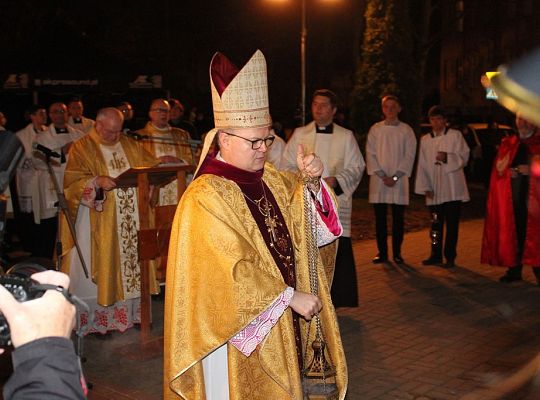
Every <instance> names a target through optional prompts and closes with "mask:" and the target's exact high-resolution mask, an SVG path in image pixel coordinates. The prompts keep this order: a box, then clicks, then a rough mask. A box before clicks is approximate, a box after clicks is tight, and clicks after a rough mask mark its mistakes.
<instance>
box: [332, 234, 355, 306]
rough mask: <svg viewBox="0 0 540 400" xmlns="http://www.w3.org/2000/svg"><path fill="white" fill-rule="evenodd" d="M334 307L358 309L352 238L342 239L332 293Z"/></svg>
mask: <svg viewBox="0 0 540 400" xmlns="http://www.w3.org/2000/svg"><path fill="white" fill-rule="evenodd" d="M330 294H331V296H332V303H333V304H334V307H358V287H357V280H356V265H355V263H354V256H353V249H352V241H351V238H350V237H343V236H342V237H340V238H339V245H338V251H337V256H336V267H335V270H334V279H333V281H332V289H331V291H330Z"/></svg>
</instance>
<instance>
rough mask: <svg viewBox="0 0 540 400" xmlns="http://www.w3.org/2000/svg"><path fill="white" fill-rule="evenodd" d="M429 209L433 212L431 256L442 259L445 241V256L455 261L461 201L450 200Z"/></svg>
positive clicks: (448, 259)
mask: <svg viewBox="0 0 540 400" xmlns="http://www.w3.org/2000/svg"><path fill="white" fill-rule="evenodd" d="M429 211H430V212H431V257H432V258H441V259H442V255H443V252H442V249H443V242H444V257H445V258H446V260H447V261H452V262H453V261H454V260H455V259H456V255H457V252H456V247H457V241H458V231H459V217H460V214H461V201H448V202H446V203H442V204H437V205H435V206H429ZM445 225H446V235H445V232H444V230H445ZM435 234H436V235H435Z"/></svg>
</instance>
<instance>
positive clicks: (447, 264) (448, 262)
mask: <svg viewBox="0 0 540 400" xmlns="http://www.w3.org/2000/svg"><path fill="white" fill-rule="evenodd" d="M455 266H456V262H455V261H454V260H446V262H445V263H444V264H443V265H442V267H443V268H454V267H455Z"/></svg>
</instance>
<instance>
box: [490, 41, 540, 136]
mask: <svg viewBox="0 0 540 400" xmlns="http://www.w3.org/2000/svg"><path fill="white" fill-rule="evenodd" d="M539 71H540V49H536V50H535V51H534V52H532V53H530V54H528V55H527V56H525V57H524V58H522V59H520V60H518V61H516V62H514V63H513V64H510V65H508V66H501V67H499V72H500V73H499V74H497V75H495V76H494V77H493V78H491V83H492V86H493V89H494V90H495V93H496V94H497V101H498V102H499V103H501V104H502V105H503V106H505V107H506V108H508V109H509V110H511V111H513V112H515V113H521V114H522V116H523V117H524V118H525V119H527V120H529V121H531V122H533V123H535V124H536V125H537V126H540V79H538V76H539V75H538V74H539Z"/></svg>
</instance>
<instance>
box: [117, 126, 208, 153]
mask: <svg viewBox="0 0 540 400" xmlns="http://www.w3.org/2000/svg"><path fill="white" fill-rule="evenodd" d="M123 133H124V135H126V136H127V137H129V138H131V139H134V140H137V141H145V142H150V143H162V144H170V145H173V146H180V147H189V148H190V151H191V158H192V159H193V160H195V152H196V151H197V147H198V146H200V145H201V144H202V141H200V140H194V139H188V140H187V141H186V142H187V143H179V142H178V141H177V140H175V139H174V138H172V137H169V138H167V137H152V136H149V135H141V134H140V133H137V132H133V131H127V132H123Z"/></svg>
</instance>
